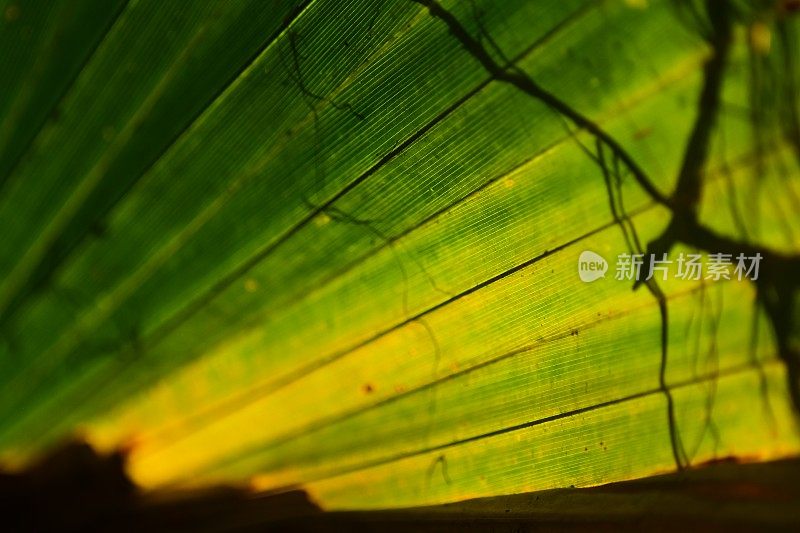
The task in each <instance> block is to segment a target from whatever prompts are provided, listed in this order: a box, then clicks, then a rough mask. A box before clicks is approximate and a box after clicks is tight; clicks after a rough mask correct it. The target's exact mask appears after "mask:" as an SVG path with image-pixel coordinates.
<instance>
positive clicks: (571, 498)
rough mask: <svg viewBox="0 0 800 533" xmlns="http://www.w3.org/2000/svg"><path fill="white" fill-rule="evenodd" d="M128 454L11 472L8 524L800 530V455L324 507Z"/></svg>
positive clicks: (64, 454)
mask: <svg viewBox="0 0 800 533" xmlns="http://www.w3.org/2000/svg"><path fill="white" fill-rule="evenodd" d="M124 463H125V460H124V456H123V455H122V454H113V455H110V456H99V455H98V454H96V453H95V452H94V450H92V449H91V448H90V447H89V446H88V445H86V444H81V443H71V444H68V445H66V446H63V447H62V448H60V449H58V450H56V451H55V452H54V453H52V454H50V455H49V456H48V457H45V458H44V459H42V460H41V461H40V462H39V463H37V464H34V465H32V466H31V467H30V468H29V469H28V470H26V471H24V472H20V473H14V474H0V513H1V514H0V531H20V532H25V531H37V532H38V531H41V532H47V531H59V532H64V531H156V532H159V531H172V532H181V531H201V532H245V531H247V532H249V531H497V532H502V531H509V532H510V531H514V532H522V531H572V530H581V531H597V530H603V531H619V530H623V531H639V530H648V531H765V530H785V531H800V459H792V460H785V461H776V462H771V463H762V464H749V465H742V464H737V463H735V462H732V461H730V462H718V463H715V464H709V465H705V466H703V467H701V468H697V469H693V470H691V471H687V472H683V473H679V474H669V475H664V476H656V477H652V478H648V479H642V480H637V481H628V482H622V483H613V484H609V485H604V486H601V487H595V488H590V489H556V490H548V491H541V492H536V493H528V494H519V495H513V496H502V497H495V498H483V499H477V500H470V501H466V502H461V503H456V504H449V505H441V506H432V507H425V508H417V509H403V510H395V511H370V512H332V513H325V512H322V511H321V510H320V509H319V508H318V507H317V506H316V505H315V504H314V503H312V502H311V501H310V500H309V499H308V497H307V496H306V494H305V492H303V491H292V492H285V493H281V494H272V495H259V494H254V493H252V492H249V491H246V490H242V489H235V488H227V487H215V488H210V489H208V490H205V491H191V492H163V493H143V492H141V491H138V490H137V489H136V487H135V486H134V485H133V483H131V481H130V480H129V479H128V477H127V475H126V474H125V464H124Z"/></svg>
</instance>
